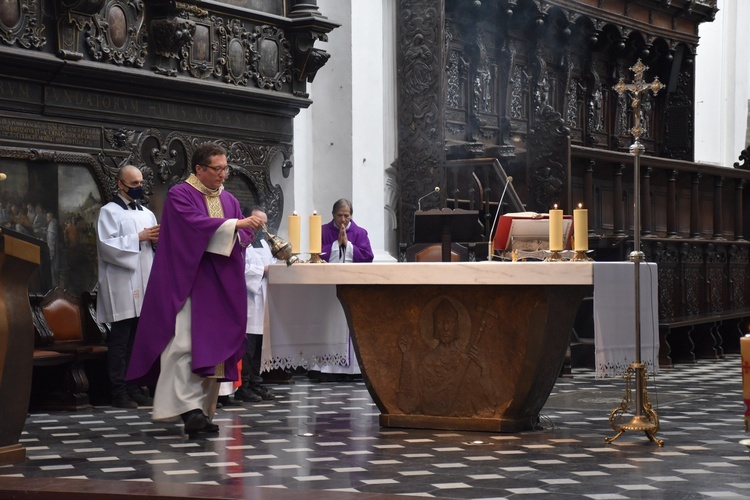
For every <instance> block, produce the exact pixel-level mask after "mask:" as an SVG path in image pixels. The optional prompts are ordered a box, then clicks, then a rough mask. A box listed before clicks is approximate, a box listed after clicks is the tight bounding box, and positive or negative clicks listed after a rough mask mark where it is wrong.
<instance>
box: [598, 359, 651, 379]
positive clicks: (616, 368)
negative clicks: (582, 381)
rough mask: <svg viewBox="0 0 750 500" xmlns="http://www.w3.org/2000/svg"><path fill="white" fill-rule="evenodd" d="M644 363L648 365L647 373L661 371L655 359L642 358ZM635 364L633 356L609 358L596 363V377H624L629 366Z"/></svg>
mask: <svg viewBox="0 0 750 500" xmlns="http://www.w3.org/2000/svg"><path fill="white" fill-rule="evenodd" d="M642 362H643V364H645V365H646V373H648V374H650V375H653V374H655V373H659V364H658V363H656V362H655V360H650V359H647V360H642ZM632 364H633V358H632V357H631V356H624V357H623V358H622V359H618V360H612V359H610V360H607V361H603V362H597V363H596V378H607V377H622V376H624V375H625V373H626V372H627V370H628V367H630V365H632Z"/></svg>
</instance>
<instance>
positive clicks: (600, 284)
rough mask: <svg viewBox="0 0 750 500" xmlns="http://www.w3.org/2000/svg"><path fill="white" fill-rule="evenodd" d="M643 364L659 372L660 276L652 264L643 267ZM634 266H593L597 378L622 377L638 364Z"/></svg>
mask: <svg viewBox="0 0 750 500" xmlns="http://www.w3.org/2000/svg"><path fill="white" fill-rule="evenodd" d="M640 268H641V269H640V278H639V287H640V295H641V300H640V303H641V308H640V315H641V362H643V363H645V364H646V369H647V371H648V373H658V371H659V309H658V302H657V297H658V274H657V266H656V264H655V263H653V262H648V263H646V262H642V263H641V264H640ZM634 288H635V264H633V263H632V262H597V263H595V264H594V346H595V362H596V377H597V378H603V377H619V376H622V375H624V374H625V371H626V370H627V368H628V366H630V365H631V364H632V363H633V362H635V290H634Z"/></svg>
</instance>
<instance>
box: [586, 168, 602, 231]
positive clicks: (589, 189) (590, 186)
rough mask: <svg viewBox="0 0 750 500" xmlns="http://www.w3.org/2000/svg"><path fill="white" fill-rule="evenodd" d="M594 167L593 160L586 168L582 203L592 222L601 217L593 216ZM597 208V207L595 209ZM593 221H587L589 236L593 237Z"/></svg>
mask: <svg viewBox="0 0 750 500" xmlns="http://www.w3.org/2000/svg"><path fill="white" fill-rule="evenodd" d="M595 166H596V162H595V161H594V160H590V161H589V165H588V167H586V173H585V174H584V175H583V203H585V204H586V208H587V209H588V211H589V213H590V214H591V215H592V216H593V218H594V221H597V220H601V217H600V216H599V217H597V215H596V214H595V208H594V167H595ZM597 208H598V207H597ZM594 221H589V235H593V234H595V233H596V231H594V226H595V225H596V226H597V227H598V225H597V224H595V223H592V222H594Z"/></svg>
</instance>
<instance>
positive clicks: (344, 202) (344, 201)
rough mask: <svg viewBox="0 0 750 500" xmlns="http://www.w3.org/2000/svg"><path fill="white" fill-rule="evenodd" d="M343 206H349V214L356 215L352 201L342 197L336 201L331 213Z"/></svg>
mask: <svg viewBox="0 0 750 500" xmlns="http://www.w3.org/2000/svg"><path fill="white" fill-rule="evenodd" d="M342 207H349V215H354V208H353V207H352V202H351V201H349V200H347V199H346V198H341V199H340V200H337V201H336V203H334V204H333V210H331V213H333V214H335V213H336V210H338V209H339V208H342Z"/></svg>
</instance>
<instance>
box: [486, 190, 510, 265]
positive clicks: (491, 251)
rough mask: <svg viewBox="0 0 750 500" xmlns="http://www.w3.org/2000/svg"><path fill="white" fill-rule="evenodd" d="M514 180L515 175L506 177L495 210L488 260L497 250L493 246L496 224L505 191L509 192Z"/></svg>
mask: <svg viewBox="0 0 750 500" xmlns="http://www.w3.org/2000/svg"><path fill="white" fill-rule="evenodd" d="M511 182H513V177H512V176H510V175H509V176H508V177H506V179H505V188H503V194H501V195H500V201H498V202H497V212H495V220H494V222H493V223H492V227H491V228H490V239H489V242H488V245H489V246H488V252H487V260H492V257H493V254H494V253H495V250H494V248H493V246H494V245H495V238H494V236H493V235H492V233H493V232H494V231H495V226H497V218H498V217H500V211H501V210H502V208H503V199H504V198H505V193H507V192H508V186H510V183H511Z"/></svg>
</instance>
